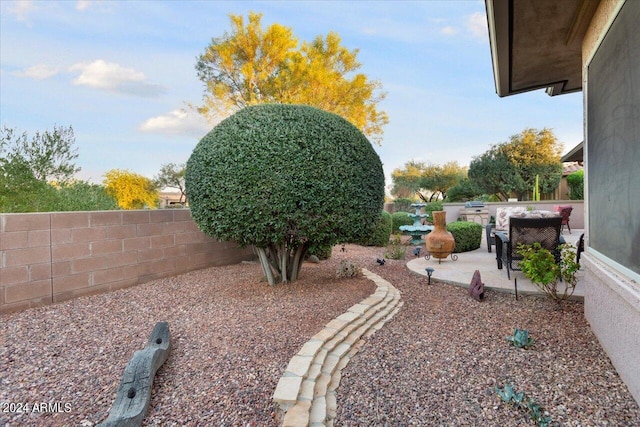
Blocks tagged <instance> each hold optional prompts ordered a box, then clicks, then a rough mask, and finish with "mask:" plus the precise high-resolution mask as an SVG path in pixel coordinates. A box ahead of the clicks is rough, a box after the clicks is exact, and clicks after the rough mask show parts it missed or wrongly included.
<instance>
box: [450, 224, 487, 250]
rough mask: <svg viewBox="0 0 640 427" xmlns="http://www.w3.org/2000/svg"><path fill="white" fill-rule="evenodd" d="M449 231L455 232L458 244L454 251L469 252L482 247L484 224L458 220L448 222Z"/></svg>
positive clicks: (454, 236)
mask: <svg viewBox="0 0 640 427" xmlns="http://www.w3.org/2000/svg"><path fill="white" fill-rule="evenodd" d="M447 231H449V232H451V234H453V238H454V239H455V241H456V246H455V249H454V250H453V252H456V253H459V252H467V251H472V250H474V249H478V248H479V247H480V243H481V242H482V225H480V224H478V223H476V222H468V221H456V222H450V223H449V224H447Z"/></svg>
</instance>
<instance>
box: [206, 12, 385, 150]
mask: <svg viewBox="0 0 640 427" xmlns="http://www.w3.org/2000/svg"><path fill="white" fill-rule="evenodd" d="M229 18H230V20H231V27H232V29H231V32H230V33H227V32H225V33H224V35H223V36H222V37H216V38H213V39H212V41H211V44H210V45H209V46H207V48H206V49H205V52H204V53H203V54H202V55H200V56H199V57H198V61H197V63H196V70H197V73H198V77H199V78H200V80H202V81H203V82H204V84H205V94H204V104H203V105H202V106H200V107H199V108H198V111H199V112H200V113H202V114H203V115H205V116H206V117H208V118H209V119H210V120H212V121H213V120H215V119H216V118H217V117H220V116H222V117H224V116H227V115H229V114H231V113H233V112H234V111H237V110H239V109H241V108H243V107H246V106H250V105H255V104H262V103H285V104H304V105H310V106H313V107H317V108H320V109H323V110H325V111H329V112H333V113H336V114H338V115H340V116H342V117H344V118H345V119H347V120H348V121H350V122H351V123H352V124H353V125H355V126H356V127H357V128H358V129H360V130H361V131H362V132H364V133H365V134H366V135H367V136H369V137H370V138H372V139H373V140H374V141H376V142H379V141H380V140H381V139H382V134H383V129H382V128H383V126H384V125H386V124H387V123H388V121H389V119H388V116H387V114H386V113H385V112H384V111H381V110H379V109H378V108H377V104H378V102H380V101H381V100H383V99H384V97H385V93H384V92H381V87H382V86H381V83H380V82H379V81H372V80H370V79H369V78H368V77H367V76H366V75H365V74H363V73H358V72H357V71H358V70H359V68H360V67H361V64H360V63H359V62H358V61H357V55H358V50H357V49H355V50H351V51H350V50H348V49H347V48H345V47H343V46H341V44H340V43H341V40H340V36H339V35H338V34H336V33H333V32H330V33H329V34H328V35H327V36H326V37H322V36H318V37H316V38H315V39H314V40H313V41H312V42H311V43H307V42H303V43H302V44H301V45H300V46H299V45H298V39H297V38H295V37H294V35H293V30H292V29H291V28H288V27H285V26H283V25H280V24H273V25H270V26H269V27H267V28H266V29H263V28H262V25H261V19H262V14H259V13H254V12H250V13H249V16H248V22H247V23H246V24H245V19H244V17H242V16H240V15H229Z"/></svg>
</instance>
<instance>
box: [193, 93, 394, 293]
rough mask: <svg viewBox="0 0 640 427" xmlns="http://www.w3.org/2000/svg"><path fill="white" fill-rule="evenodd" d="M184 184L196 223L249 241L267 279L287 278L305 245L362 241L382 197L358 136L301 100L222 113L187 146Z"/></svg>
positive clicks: (370, 154)
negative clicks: (189, 151) (190, 150)
mask: <svg viewBox="0 0 640 427" xmlns="http://www.w3.org/2000/svg"><path fill="white" fill-rule="evenodd" d="M185 185H186V193H187V198H188V199H189V204H190V206H191V214H192V216H193V219H194V220H195V222H196V224H198V226H199V228H200V229H201V230H202V231H204V232H205V233H206V234H208V235H210V236H213V237H215V238H217V239H219V240H223V241H235V242H237V243H239V244H240V245H241V246H246V245H253V246H254V247H255V248H256V252H257V253H258V257H259V259H260V263H261V265H262V268H263V270H264V272H265V275H266V276H267V279H268V281H269V283H270V284H275V283H279V282H288V281H293V280H296V279H297V277H298V273H299V271H300V268H301V266H302V262H301V261H302V260H303V259H304V256H305V255H306V253H307V252H308V250H309V248H310V247H311V246H312V245H318V246H323V245H335V244H337V243H353V242H361V241H363V239H365V238H366V236H368V235H370V234H371V233H372V230H373V228H374V227H375V226H376V225H377V224H378V220H379V218H380V212H381V211H382V206H383V203H384V173H383V171H382V163H381V162H380V158H379V157H378V155H377V154H376V152H375V150H374V149H373V147H372V146H371V143H370V142H369V141H368V140H367V138H366V137H365V136H364V135H363V134H362V132H360V131H359V130H358V129H357V128H356V127H355V126H353V125H352V124H351V123H349V122H348V121H346V120H345V119H343V118H342V117H340V116H338V115H336V114H332V113H328V112H326V111H322V110H320V109H317V108H313V107H308V106H303V105H286V104H263V105H255V106H251V107H247V108H244V109H242V110H240V111H239V112H237V113H235V114H234V115H232V116H231V117H228V118H227V119H225V120H223V121H222V122H221V123H220V124H218V125H217V126H216V127H215V128H214V129H213V130H212V131H211V132H209V133H208V134H207V135H206V136H205V137H204V138H202V140H201V141H200V142H199V143H198V144H197V146H196V147H195V149H194V150H193V153H192V154H191V157H190V158H189V160H188V162H187V167H186V171H185ZM389 223H390V221H389ZM389 227H390V226H389Z"/></svg>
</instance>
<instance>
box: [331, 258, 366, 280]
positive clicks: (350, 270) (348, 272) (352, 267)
mask: <svg viewBox="0 0 640 427" xmlns="http://www.w3.org/2000/svg"><path fill="white" fill-rule="evenodd" d="M361 274H362V269H361V268H360V266H358V265H357V264H356V263H354V262H352V261H349V260H348V259H343V260H342V261H340V265H339V266H338V270H337V271H336V275H337V276H338V277H339V278H341V279H349V278H351V277H358V276H360V275H361Z"/></svg>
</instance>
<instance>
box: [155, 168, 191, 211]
mask: <svg viewBox="0 0 640 427" xmlns="http://www.w3.org/2000/svg"><path fill="white" fill-rule="evenodd" d="M184 169H185V164H184V163H182V164H179V165H176V164H175V163H167V164H164V165H162V166H161V167H160V173H159V174H158V175H157V176H156V177H155V185H156V187H157V188H159V189H162V188H166V187H168V188H175V189H177V190H179V191H180V203H181V204H185V203H186V201H187V198H186V195H185V188H184Z"/></svg>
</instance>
